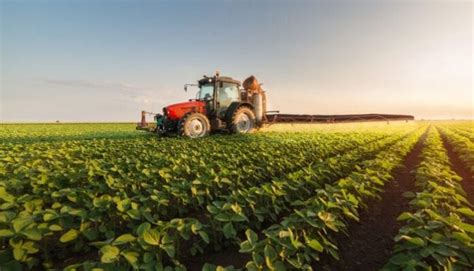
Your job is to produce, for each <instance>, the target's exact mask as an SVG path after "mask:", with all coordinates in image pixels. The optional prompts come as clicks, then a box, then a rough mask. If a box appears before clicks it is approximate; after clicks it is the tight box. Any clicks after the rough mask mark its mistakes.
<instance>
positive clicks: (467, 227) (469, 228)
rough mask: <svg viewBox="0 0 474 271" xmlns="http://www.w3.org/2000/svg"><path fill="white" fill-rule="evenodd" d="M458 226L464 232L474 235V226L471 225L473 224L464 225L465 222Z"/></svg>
mask: <svg viewBox="0 0 474 271" xmlns="http://www.w3.org/2000/svg"><path fill="white" fill-rule="evenodd" d="M458 226H459V227H460V228H461V229H462V230H464V231H467V232H470V233H474V225H471V224H468V223H463V222H459V223H458Z"/></svg>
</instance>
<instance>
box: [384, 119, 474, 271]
mask: <svg viewBox="0 0 474 271" xmlns="http://www.w3.org/2000/svg"><path fill="white" fill-rule="evenodd" d="M425 142H426V143H425V146H424V148H423V150H422V154H421V158H422V162H421V163H420V164H419V165H418V166H417V170H416V177H415V178H416V186H417V188H418V189H417V192H416V193H410V194H407V195H406V196H408V197H410V198H412V200H411V202H410V205H411V206H410V211H408V212H404V213H402V214H401V215H400V216H399V217H398V220H399V221H403V223H404V226H403V227H402V228H401V229H400V231H399V233H398V235H397V236H396V237H395V241H396V245H395V248H394V254H393V256H392V257H391V258H390V260H389V262H388V263H387V264H386V266H385V267H384V269H385V270H400V269H404V270H419V269H420V270H421V269H422V270H469V269H472V267H473V266H474V249H473V240H474V224H472V218H474V211H473V209H472V205H471V204H470V203H469V202H468V201H467V200H466V198H465V197H464V195H465V192H464V191H463V190H462V187H461V185H460V179H461V178H460V177H459V176H458V175H456V173H455V172H453V171H452V169H451V164H450V162H449V158H448V156H447V152H446V149H445V148H444V146H443V142H442V140H441V137H440V135H439V132H438V131H437V129H435V128H431V129H430V131H429V134H428V137H427V139H426V141H425Z"/></svg>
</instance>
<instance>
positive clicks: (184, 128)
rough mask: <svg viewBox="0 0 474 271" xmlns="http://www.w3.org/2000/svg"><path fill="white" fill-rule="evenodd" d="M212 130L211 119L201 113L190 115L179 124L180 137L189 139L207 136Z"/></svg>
mask: <svg viewBox="0 0 474 271" xmlns="http://www.w3.org/2000/svg"><path fill="white" fill-rule="evenodd" d="M210 130H211V124H210V123H209V119H208V118H207V117H206V116H205V115H203V114H201V113H188V114H186V115H185V116H184V117H183V118H182V119H181V120H180V121H179V124H178V132H179V135H181V136H187V137H189V138H199V137H204V136H207V135H208V134H209V131H210Z"/></svg>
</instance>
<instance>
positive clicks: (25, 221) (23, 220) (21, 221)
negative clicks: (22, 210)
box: [12, 217, 33, 232]
mask: <svg viewBox="0 0 474 271" xmlns="http://www.w3.org/2000/svg"><path fill="white" fill-rule="evenodd" d="M12 223H13V229H14V230H15V232H20V231H21V230H23V229H24V228H26V227H27V226H28V225H30V224H32V223H33V219H32V218H31V217H18V218H15V219H14V220H13V221H12Z"/></svg>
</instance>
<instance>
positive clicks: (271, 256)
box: [263, 245, 277, 266]
mask: <svg viewBox="0 0 474 271" xmlns="http://www.w3.org/2000/svg"><path fill="white" fill-rule="evenodd" d="M263 255H264V256H265V262H266V263H267V265H268V266H272V263H273V261H275V259H276V257H277V253H276V251H275V249H274V248H273V247H272V246H269V245H266V246H265V248H264V249H263Z"/></svg>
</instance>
